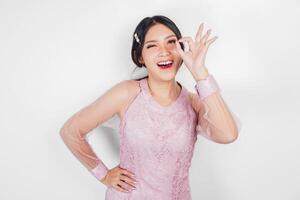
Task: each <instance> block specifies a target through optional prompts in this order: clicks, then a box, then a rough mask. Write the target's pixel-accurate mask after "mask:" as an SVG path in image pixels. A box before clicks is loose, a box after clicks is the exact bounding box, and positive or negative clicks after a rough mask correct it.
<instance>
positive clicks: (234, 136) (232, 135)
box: [224, 126, 239, 144]
mask: <svg viewBox="0 0 300 200" xmlns="http://www.w3.org/2000/svg"><path fill="white" fill-rule="evenodd" d="M238 137H239V133H238V130H237V128H236V126H235V128H234V129H233V130H230V131H228V136H227V138H226V141H225V142H224V143H225V144H230V143H233V142H234V141H236V140H237V138H238Z"/></svg>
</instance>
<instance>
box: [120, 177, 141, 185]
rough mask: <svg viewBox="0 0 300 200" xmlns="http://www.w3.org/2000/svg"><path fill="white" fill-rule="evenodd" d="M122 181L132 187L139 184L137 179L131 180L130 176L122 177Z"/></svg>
mask: <svg viewBox="0 0 300 200" xmlns="http://www.w3.org/2000/svg"><path fill="white" fill-rule="evenodd" d="M120 179H121V180H123V181H125V182H126V183H129V184H130V185H132V186H135V184H136V183H137V181H136V180H135V179H132V178H129V177H128V176H125V175H121V176H120Z"/></svg>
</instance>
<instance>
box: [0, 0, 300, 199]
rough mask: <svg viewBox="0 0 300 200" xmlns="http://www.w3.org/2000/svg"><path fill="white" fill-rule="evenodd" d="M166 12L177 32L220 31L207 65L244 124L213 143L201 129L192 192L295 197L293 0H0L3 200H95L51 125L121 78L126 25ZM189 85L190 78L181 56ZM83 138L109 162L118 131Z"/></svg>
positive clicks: (299, 170) (181, 75) (89, 182)
mask: <svg viewBox="0 0 300 200" xmlns="http://www.w3.org/2000/svg"><path fill="white" fill-rule="evenodd" d="M156 14H162V15H166V16H168V17H169V18H171V19H172V20H173V21H174V22H175V23H176V24H177V25H178V27H179V28H180V30H181V32H182V34H183V36H192V37H194V35H195V33H196V31H197V28H198V26H199V24H200V23H201V22H204V27H205V30H207V29H208V28H211V29H212V35H217V36H218V37H219V38H218V39H217V40H216V41H215V42H214V43H213V44H212V45H211V46H210V48H209V52H208V54H207V61H206V63H207V67H208V69H209V72H210V73H211V74H213V75H214V76H215V78H216V80H217V81H218V83H219V85H220V86H221V88H222V95H223V98H224V99H225V101H226V102H227V104H228V105H229V106H230V108H231V110H232V111H233V112H234V113H235V114H236V115H237V116H238V117H239V119H240V120H241V122H242V130H241V131H240V137H239V138H238V140H237V141H235V142H234V143H232V144H227V145H222V144H217V143H213V142H211V141H209V140H206V139H205V138H203V137H199V138H198V141H197V143H196V146H195V152H194V157H193V161H192V166H191V168H190V185H191V191H192V196H193V199H195V200H266V199H267V200H271V199H272V200H283V199H284V200H299V199H300V190H299V189H300V185H299V183H300V160H299V155H300V154H299V153H300V149H299V145H300V137H299V133H300V132H299V127H298V125H299V123H300V117H299V111H300V105H299V100H300V94H299V91H300V87H299V86H300V79H299V78H300V76H299V72H300V71H299V67H300V65H299V64H300V62H299V56H300V54H299V53H300V46H299V44H300V40H299V35H300V28H299V27H300V26H299V25H300V22H299V19H300V3H299V1H296V0H286V1H283V0H282V1H278V0H277V1H274V0H273V1H271V0H265V1H259V0H251V1H250V0H248V1H237V0H228V1H216V0H213V1H212V0H210V1H189V0H186V1H184V2H183V1H180V2H176V1H174V0H172V1H171V0H170V1H158V0H156V1H155V0H152V1H140V0H135V1H109V3H108V1H102V2H101V1H74V0H73V1H66V0H65V1H33V0H32V1H3V0H1V1H0V89H1V93H0V110H1V111H0V125H1V127H0V128H1V132H0V134H1V140H0V167H1V170H0V199H1V200H7V199H13V200H15V199H43V200H48V199H49V200H53V199H64V200H67V199H72V200H75V199H78V200H79V199H89V200H93V199H95V200H99V199H104V194H105V186H104V185H103V184H102V183H100V182H99V181H97V180H96V179H95V178H94V177H93V176H92V175H91V174H89V172H88V171H87V170H85V168H84V167H83V165H81V164H80V162H79V161H77V160H76V158H75V157H74V156H73V155H72V154H71V152H70V151H69V150H68V149H67V148H66V146H65V145H64V143H63V141H62V140H61V138H60V135H59V129H60V127H61V126H62V125H63V123H64V122H65V121H66V120H67V118H69V117H70V116H71V115H72V114H73V113H75V112H76V111H78V110H79V109H80V108H82V107H83V106H85V105H87V104H89V103H91V102H92V101H93V100H94V99H96V98H97V97H98V96H99V95H101V94H102V93H103V92H104V91H105V90H107V89H109V88H110V87H111V86H112V85H114V84H115V83H117V82H119V81H121V80H124V79H130V78H131V75H132V74H131V73H132V72H133V70H134V67H135V66H134V64H133V62H132V61H131V58H130V49H131V42H132V33H133V31H134V28H135V27H136V25H137V24H138V22H139V21H140V20H141V19H142V18H143V17H146V16H153V15H156ZM177 80H179V81H180V82H181V83H182V84H183V85H184V86H185V87H186V88H188V89H189V90H193V89H194V88H193V86H194V83H195V81H194V80H193V78H192V76H191V75H190V74H189V71H188V70H187V68H186V67H185V66H184V65H183V66H182V68H181V70H180V71H179V72H178V74H177ZM91 133H96V134H92V137H91V141H90V142H91V144H92V145H94V149H95V151H96V152H97V154H98V155H99V157H101V159H103V161H104V162H105V163H106V164H107V166H109V167H110V168H113V167H115V166H116V165H117V164H118V161H119V160H118V159H119V158H118V153H119V147H118V145H119V140H118V139H119V138H118V132H117V131H115V130H111V129H107V128H106V127H104V126H103V127H99V128H97V129H94V130H93V131H92V132H91Z"/></svg>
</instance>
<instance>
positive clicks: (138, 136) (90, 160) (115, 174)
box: [60, 15, 238, 200]
mask: <svg viewBox="0 0 300 200" xmlns="http://www.w3.org/2000/svg"><path fill="white" fill-rule="evenodd" d="M202 32H203V24H201V25H200V27H199V29H198V32H197V34H196V37H195V40H193V39H192V38H191V37H181V33H180V31H179V30H178V28H177V26H176V25H175V24H174V22H172V21H171V20H170V19H169V18H167V17H165V16H160V15H159V16H153V17H146V18H144V19H143V20H142V21H141V22H140V23H139V24H138V26H137V27H136V29H135V31H134V33H133V43H132V52H131V56H132V60H133V62H134V63H135V64H136V65H137V66H138V67H146V69H147V71H148V76H146V77H144V78H142V79H138V80H124V81H121V82H119V83H117V84H116V85H114V86H113V87H112V88H111V89H109V90H108V91H106V92H105V93H104V94H103V95H101V96H100V97H99V98H98V99H96V100H95V101H94V102H93V103H91V104H90V105H88V106H86V107H85V108H83V109H82V110H80V111H79V112H77V113H75V114H74V115H73V116H72V117H71V118H70V119H69V120H68V121H67V122H66V123H65V124H64V126H63V127H62V128H61V130H60V134H61V136H62V138H63V141H64V142H65V144H66V145H67V146H68V148H69V149H70V150H71V151H72V153H73V154H74V155H75V156H76V157H77V158H78V159H79V160H80V161H81V162H82V164H83V165H84V166H85V167H86V168H87V169H88V170H89V171H90V172H91V173H92V174H93V175H94V176H95V177H96V178H97V179H98V180H99V181H101V182H102V183H103V184H104V185H105V186H107V190H106V199H107V200H121V199H127V200H129V199H130V200H133V199H134V200H135V199H139V200H141V199H143V200H145V199H151V200H152V199H155V200H168V199H170V200H175V199H179V200H188V199H191V194H190V187H189V176H188V170H189V167H190V163H191V159H192V155H193V150H194V144H195V142H196V140H197V135H198V134H199V135H202V136H204V137H206V138H207V139H209V140H211V141H214V142H217V143H221V144H226V143H231V142H233V141H234V140H236V138H237V137H238V127H237V123H236V121H235V120H234V116H232V114H231V112H230V110H229V108H228V107H227V106H226V104H225V102H224V100H223V99H222V97H221V95H220V88H219V87H218V85H217V82H216V80H215V79H214V77H213V76H212V75H211V74H209V73H208V70H207V68H206V66H205V57H206V53H207V50H208V47H209V45H210V44H212V43H213V42H214V41H215V40H216V39H217V37H212V38H210V37H209V36H210V33H211V31H210V30H208V31H207V32H206V33H205V34H203V33H202ZM183 62H184V64H185V65H186V67H187V68H188V69H189V71H190V72H191V74H192V76H193V78H194V79H195V83H196V84H195V90H196V91H195V93H194V92H189V91H188V90H187V89H186V88H185V87H184V86H183V85H181V84H180V83H179V82H177V81H176V80H175V76H176V74H177V71H178V70H179V68H180V66H181V65H182V63H183ZM115 114H118V116H119V117H120V119H121V124H120V164H119V165H118V166H116V167H114V168H112V169H108V168H107V167H106V165H105V164H104V163H103V162H102V161H101V159H100V158H98V157H97V156H96V154H95V153H94V152H93V150H92V148H91V146H89V143H88V142H87V141H86V138H85V137H86V135H87V134H88V133H89V132H90V131H91V130H92V129H94V128H95V127H97V126H99V125H101V124H102V123H103V122H105V121H106V120H108V119H110V118H111V117H112V116H113V115H115Z"/></svg>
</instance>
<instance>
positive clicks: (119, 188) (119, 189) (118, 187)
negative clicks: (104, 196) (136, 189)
mask: <svg viewBox="0 0 300 200" xmlns="http://www.w3.org/2000/svg"><path fill="white" fill-rule="evenodd" d="M114 188H116V189H117V190H118V191H120V192H126V193H128V192H130V191H127V190H125V189H123V188H122V187H121V185H119V184H117V185H116V186H114Z"/></svg>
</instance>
